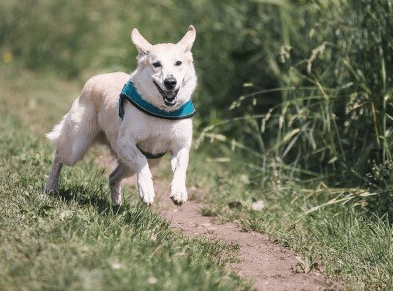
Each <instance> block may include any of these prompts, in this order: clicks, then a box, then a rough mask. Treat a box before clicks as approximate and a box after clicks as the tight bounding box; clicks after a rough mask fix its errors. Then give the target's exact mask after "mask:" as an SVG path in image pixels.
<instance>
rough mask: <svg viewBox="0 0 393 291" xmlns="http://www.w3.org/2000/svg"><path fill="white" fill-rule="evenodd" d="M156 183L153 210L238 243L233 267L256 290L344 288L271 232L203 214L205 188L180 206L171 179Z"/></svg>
mask: <svg viewBox="0 0 393 291" xmlns="http://www.w3.org/2000/svg"><path fill="white" fill-rule="evenodd" d="M105 164H106V165H108V164H107V163H105ZM154 170H159V169H154ZM153 173H154V171H153ZM123 183H126V184H129V185H134V186H135V178H134V177H132V178H128V179H125V180H124V181H123ZM154 186H155V190H156V199H155V204H154V205H153V206H152V210H153V211H157V212H158V213H160V214H161V215H162V216H163V217H164V218H165V219H166V220H167V221H168V222H170V223H171V225H172V227H173V228H176V229H181V230H182V231H183V232H184V233H185V234H186V235H190V236H204V237H207V238H209V239H218V240H220V241H223V242H225V243H228V244H231V245H233V246H236V247H238V248H239V262H237V263H232V264H231V265H230V268H231V269H232V270H233V271H235V272H236V273H237V274H238V275H239V276H240V277H245V278H247V279H250V280H251V281H252V282H254V285H253V288H254V289H255V290H269V291H275V290H277V291H279V290H280V291H281V290H290V291H292V290H342V287H341V285H340V284H339V283H337V282H332V281H329V280H327V278H326V276H325V275H324V274H323V273H321V272H319V271H312V272H311V273H308V274H306V273H304V272H302V271H301V268H299V264H302V261H303V259H302V257H301V256H300V255H299V254H297V253H295V252H293V251H291V250H290V249H288V248H285V247H283V246H280V245H278V244H276V243H274V242H272V241H271V240H270V239H269V237H268V236H267V235H265V234H261V233H258V232H253V231H251V232H245V231H243V230H242V229H241V228H240V227H238V226H237V225H236V224H235V223H224V224H215V223H213V222H212V221H211V218H210V217H206V216H203V215H202V214H201V213H200V209H201V208H202V207H204V206H206V204H204V203H202V202H198V201H200V200H201V199H200V198H201V197H203V195H204V194H205V193H203V191H201V190H198V189H196V188H193V187H192V188H191V189H188V191H189V196H190V197H193V198H194V199H193V200H191V201H188V202H187V203H185V204H184V205H182V206H176V205H174V204H173V202H172V200H171V199H170V198H169V195H170V194H169V192H170V191H169V189H170V182H168V181H161V180H158V179H155V180H154ZM195 198H197V199H195Z"/></svg>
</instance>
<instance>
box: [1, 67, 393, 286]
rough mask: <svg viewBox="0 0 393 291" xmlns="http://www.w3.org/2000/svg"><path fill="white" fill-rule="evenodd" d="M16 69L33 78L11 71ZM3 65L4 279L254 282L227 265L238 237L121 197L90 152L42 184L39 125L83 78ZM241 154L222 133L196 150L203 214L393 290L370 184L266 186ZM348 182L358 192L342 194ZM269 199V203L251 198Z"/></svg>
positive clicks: (42, 127)
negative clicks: (217, 236) (221, 238)
mask: <svg viewBox="0 0 393 291" xmlns="http://www.w3.org/2000/svg"><path fill="white" fill-rule="evenodd" d="M20 73H21V74H22V76H23V77H24V80H25V82H20V81H19V79H17V78H15V76H17V75H18V74H20ZM1 74H2V78H0V80H1V81H0V84H1V88H2V89H4V92H7V93H6V94H4V95H2V99H1V101H0V102H1V103H2V105H3V108H4V109H3V111H2V112H1V114H0V116H1V117H0V118H1V122H0V127H1V130H0V135H1V136H0V142H1V147H0V148H1V151H0V168H1V172H0V181H1V184H0V185H1V189H0V195H1V201H2V207H1V208H0V209H1V215H0V216H1V219H0V225H1V228H0V229H1V232H0V240H1V248H0V273H1V274H2V276H3V277H2V279H3V278H4V279H3V280H1V281H0V289H4V290H19V289H23V288H27V289H30V290H52V289H59V290H64V289H69V290H90V289H97V290H101V289H103V290H106V289H111V290H155V289H159V290H162V289H165V290H180V289H181V290H183V289H186V290H194V289H195V290H213V289H214V290H247V289H248V288H249V287H248V285H247V283H245V282H243V281H241V280H239V278H237V277H236V276H234V275H233V274H231V273H230V272H229V271H227V270H226V269H225V265H226V264H227V263H228V262H229V261H231V260H233V259H234V253H236V252H235V250H234V249H233V248H232V247H230V246H227V245H225V244H222V243H219V242H208V241H204V240H200V239H190V238H186V237H183V236H182V235H181V234H177V233H173V232H172V231H171V230H170V227H169V225H168V224H167V223H166V222H165V221H164V220H162V219H161V218H160V217H157V216H156V215H154V214H152V213H151V212H150V211H149V209H148V208H146V207H144V206H143V205H142V204H141V203H140V201H139V198H137V195H136V194H135V193H129V192H126V204H125V205H124V206H122V207H121V208H117V207H113V206H112V205H111V204H110V203H109V196H108V193H109V189H108V186H107V177H106V175H105V174H104V171H103V170H102V169H99V168H97V167H96V164H95V163H94V159H92V158H90V159H86V161H85V162H82V163H80V164H78V166H77V167H73V168H65V171H64V172H63V173H62V174H63V175H62V178H63V179H62V181H61V187H60V188H61V190H60V191H59V192H58V193H57V194H56V195H50V196H47V195H43V194H41V187H42V185H43V183H44V181H45V177H46V174H47V172H48V170H49V167H50V163H51V158H52V155H53V149H52V147H51V146H49V145H48V144H47V143H46V142H45V141H44V140H43V138H42V134H43V133H44V132H46V131H47V130H49V128H50V127H51V126H52V125H53V123H54V122H56V121H57V120H59V118H60V116H62V114H64V112H66V111H67V110H68V107H69V105H70V104H71V102H72V100H73V98H74V97H75V95H76V94H77V93H78V91H79V88H80V84H78V82H69V81H64V80H60V79H57V78H56V76H55V75H38V74H31V73H29V72H27V71H22V72H20V71H18V70H17V69H15V68H14V69H12V70H8V71H7V70H2V73H1ZM31 86H33V90H30V91H28V88H29V87H31ZM26 92H30V94H23V93H26ZM29 99H30V100H31V99H34V100H35V101H34V102H35V104H36V105H35V106H34V107H29V102H28V100H29ZM55 104H56V107H55ZM37 112H42V113H43V114H37ZM31 130H32V131H31ZM212 156H215V158H211V157H212ZM242 158H244V156H242V155H240V156H237V155H236V154H235V155H234V154H233V152H232V151H231V149H230V147H227V146H226V145H225V144H220V143H213V144H210V143H206V142H204V143H202V144H201V146H200V148H199V149H198V150H194V151H193V153H192V155H191V162H190V168H189V172H188V185H191V186H196V187H201V188H207V189H209V193H210V195H207V197H205V200H206V201H208V202H210V203H212V204H211V206H208V207H206V208H204V209H203V210H202V213H203V214H204V215H207V216H212V217H213V219H215V220H216V221H218V222H224V221H228V220H231V221H235V222H236V223H238V224H239V225H240V226H241V227H242V228H243V229H245V230H255V231H260V232H265V233H268V234H269V235H270V236H271V237H272V239H274V240H276V241H277V242H278V243H280V244H282V245H285V246H288V247H290V248H292V249H295V250H297V251H299V252H301V253H302V254H303V255H304V258H305V259H304V262H303V263H302V264H301V265H300V269H301V271H303V272H313V270H315V269H321V270H325V272H326V273H327V274H328V276H329V277H332V278H339V279H344V280H345V286H346V288H347V289H348V290H364V289H370V290H378V289H379V290H393V282H392V279H391V278H392V277H393V264H392V262H393V260H392V249H393V244H392V236H391V233H392V227H391V224H389V220H388V217H378V216H375V215H372V214H371V213H370V212H368V211H366V210H365V208H364V205H363V204H362V203H363V202H364V201H365V200H364V199H363V198H362V199H359V197H361V195H359V193H365V190H362V189H354V188H343V189H334V188H328V187H325V186H324V185H323V184H320V187H319V188H317V189H315V188H314V189H310V188H305V187H303V186H302V185H301V184H298V183H297V182H296V183H295V182H293V183H291V182H289V180H283V181H277V180H276V181H274V179H277V177H275V176H273V175H271V174H269V173H266V175H267V179H269V175H270V180H271V182H272V184H271V185H273V184H274V185H275V187H272V186H270V187H265V188H261V187H260V186H259V184H258V183H256V181H255V179H256V178H258V177H260V176H259V175H253V174H252V173H253V170H250V168H249V165H250V164H246V163H244V160H242ZM206 165H208V166H206ZM168 171H169V170H168ZM239 173H240V174H239ZM273 182H274V183H273ZM269 189H270V190H269ZM349 194H353V197H355V198H353V199H351V200H349V201H347V203H346V204H342V202H344V201H342V202H341V203H340V202H337V201H339V199H341V198H344V197H348V195H349ZM366 198H367V199H368V197H366ZM372 198H373V196H371V197H370V199H372ZM332 199H336V200H332ZM261 200H262V201H263V202H264V205H265V206H264V208H263V209H262V210H261V211H255V210H252V205H253V203H254V202H255V201H261ZM332 201H336V202H335V203H332ZM323 205H325V206H323ZM217 254H218V255H217ZM190 282H192V284H191V283H190Z"/></svg>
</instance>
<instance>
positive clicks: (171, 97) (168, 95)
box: [153, 79, 179, 107]
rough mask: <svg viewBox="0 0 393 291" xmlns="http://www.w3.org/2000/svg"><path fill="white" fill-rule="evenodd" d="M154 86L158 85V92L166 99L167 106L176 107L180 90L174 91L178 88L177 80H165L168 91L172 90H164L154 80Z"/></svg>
mask: <svg viewBox="0 0 393 291" xmlns="http://www.w3.org/2000/svg"><path fill="white" fill-rule="evenodd" d="M153 83H154V85H156V87H157V90H158V92H160V94H161V96H162V98H164V103H165V105H166V106H169V107H172V106H175V105H176V103H177V101H176V97H177V93H178V92H179V89H177V90H174V88H175V86H176V80H175V79H173V80H172V79H170V80H169V79H165V81H164V85H165V87H166V88H167V89H170V90H163V89H162V88H161V86H160V85H158V83H157V82H156V81H154V80H153Z"/></svg>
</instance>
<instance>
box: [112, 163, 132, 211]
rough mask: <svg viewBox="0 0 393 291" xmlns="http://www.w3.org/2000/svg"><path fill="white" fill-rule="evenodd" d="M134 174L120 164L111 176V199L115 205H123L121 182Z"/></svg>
mask: <svg viewBox="0 0 393 291" xmlns="http://www.w3.org/2000/svg"><path fill="white" fill-rule="evenodd" d="M133 174H134V173H132V172H130V170H128V169H126V168H125V167H124V166H123V165H122V164H119V165H118V166H117V167H116V169H114V170H113V172H112V173H111V174H110V175H109V187H110V189H111V198H112V202H113V203H114V204H118V205H121V202H122V196H121V185H120V182H121V180H123V179H124V178H127V177H130V176H132V175H133Z"/></svg>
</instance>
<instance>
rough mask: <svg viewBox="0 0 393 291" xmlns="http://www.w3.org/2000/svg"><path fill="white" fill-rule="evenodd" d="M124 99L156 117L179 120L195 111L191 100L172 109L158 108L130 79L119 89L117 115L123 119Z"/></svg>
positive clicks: (188, 116)
mask: <svg viewBox="0 0 393 291" xmlns="http://www.w3.org/2000/svg"><path fill="white" fill-rule="evenodd" d="M126 99H127V100H128V101H129V102H130V103H131V104H132V105H134V106H135V107H136V108H138V109H139V110H140V111H142V112H144V113H146V114H148V115H151V116H154V117H157V118H163V119H170V120H179V119H186V118H191V117H193V116H194V115H195V113H196V112H195V107H194V103H193V102H192V100H189V101H188V102H186V103H184V104H183V105H182V106H181V107H180V108H178V109H176V110H174V111H169V112H167V111H164V110H161V109H160V108H158V107H156V106H154V105H153V104H151V103H149V102H147V101H146V100H144V99H143V98H142V96H141V95H140V94H139V92H138V91H137V90H136V88H135V86H134V83H133V82H132V81H131V80H130V81H128V82H127V83H126V84H125V85H124V87H123V90H121V93H120V100H119V116H120V118H121V119H123V116H124V100H126Z"/></svg>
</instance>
